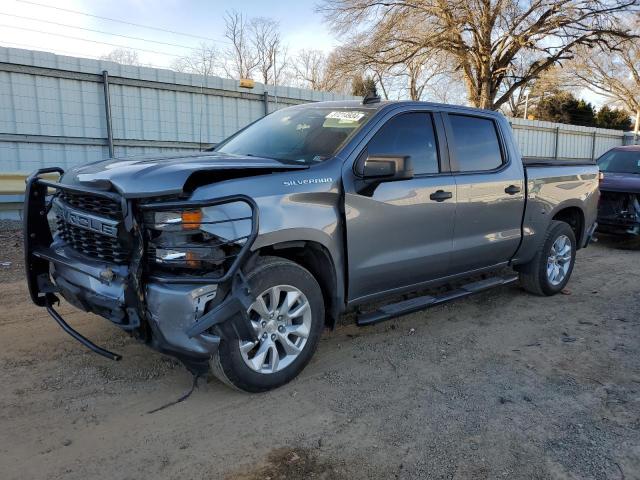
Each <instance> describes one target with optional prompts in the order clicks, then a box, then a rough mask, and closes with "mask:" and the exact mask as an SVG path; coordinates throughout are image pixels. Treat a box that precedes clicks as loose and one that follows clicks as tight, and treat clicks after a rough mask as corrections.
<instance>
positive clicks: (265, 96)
mask: <svg viewBox="0 0 640 480" xmlns="http://www.w3.org/2000/svg"><path fill="white" fill-rule="evenodd" d="M262 101H263V102H264V114H265V115H269V92H267V91H266V90H265V91H264V93H263V94H262Z"/></svg>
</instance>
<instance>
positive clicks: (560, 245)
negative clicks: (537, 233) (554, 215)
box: [520, 220, 576, 295]
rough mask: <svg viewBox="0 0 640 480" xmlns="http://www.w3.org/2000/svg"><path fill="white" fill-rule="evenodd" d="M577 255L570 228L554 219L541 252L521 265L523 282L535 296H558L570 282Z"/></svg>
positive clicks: (521, 282) (521, 279) (524, 286)
mask: <svg viewBox="0 0 640 480" xmlns="http://www.w3.org/2000/svg"><path fill="white" fill-rule="evenodd" d="M575 258H576V238H575V234H574V233H573V230H572V229H571V227H570V226H569V225H568V224H567V223H565V222H560V221H556V220H553V221H552V222H551V224H550V225H549V229H548V230H547V234H546V237H545V240H544V243H543V245H542V248H541V249H540V251H539V252H538V253H537V254H536V256H535V257H534V258H533V260H531V262H529V263H528V264H526V265H522V266H521V267H520V284H521V285H522V287H523V288H524V289H525V290H527V291H528V292H531V293H534V294H536V295H555V294H556V293H558V292H559V291H561V290H562V289H563V288H564V287H565V286H566V285H567V283H568V282H569V278H570V277H571V273H572V272H573V265H574V263H575Z"/></svg>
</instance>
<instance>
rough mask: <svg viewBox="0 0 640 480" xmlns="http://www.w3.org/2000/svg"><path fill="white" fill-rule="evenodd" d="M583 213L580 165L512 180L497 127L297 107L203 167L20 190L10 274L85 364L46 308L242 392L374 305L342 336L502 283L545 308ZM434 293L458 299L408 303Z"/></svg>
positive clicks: (531, 167)
mask: <svg viewBox="0 0 640 480" xmlns="http://www.w3.org/2000/svg"><path fill="white" fill-rule="evenodd" d="M51 172H56V173H58V174H59V175H60V178H59V180H58V181H52V180H50V179H45V178H43V174H44V173H51ZM597 204H598V168H597V166H595V165H593V164H592V165H576V164H572V165H562V164H557V163H554V162H552V161H550V162H538V163H535V164H527V165H526V166H525V165H524V164H523V162H522V159H521V156H520V153H519V152H518V148H517V146H516V144H515V142H514V139H513V137H512V133H511V128H510V126H509V123H508V122H507V121H506V119H505V118H504V117H503V116H502V115H501V114H499V113H496V112H491V111H482V110H476V109H470V108H463V107H454V106H448V105H438V104H430V103H419V102H380V101H379V99H375V98H367V99H365V100H363V101H362V102H357V101H349V102H324V103H315V104H307V105H299V106H294V107H290V108H285V109H282V110H279V111H277V112H274V113H272V114H270V115H268V116H266V117H264V118H262V119H260V120H258V121H257V122H255V123H253V124H251V125H249V126H248V127H246V128H244V129H243V130H241V131H239V132H238V133H236V134H235V135H233V136H232V137H230V138H228V139H227V140H225V141H224V142H222V143H221V144H220V145H218V146H217V147H216V148H215V149H214V150H213V151H211V152H200V153H193V154H179V155H173V156H157V157H152V158H125V159H110V160H105V161H100V162H96V163H92V164H88V165H82V166H79V167H75V168H73V169H71V170H69V171H68V172H63V170H62V169H61V168H56V167H53V168H47V169H43V170H39V171H37V172H35V173H34V174H32V175H31V176H30V177H29V179H28V183H27V191H26V199H25V214H24V219H25V232H26V234H25V255H26V274H27V279H28V285H29V289H30V293H31V298H32V300H33V301H34V302H35V303H36V304H37V305H39V306H42V307H44V308H46V309H47V311H48V312H49V314H50V315H51V316H52V317H53V318H54V319H55V320H56V321H57V322H58V323H59V324H60V326H61V327H62V328H64V329H65V330H66V331H67V332H68V333H70V334H71V335H72V336H73V337H75V338H76V339H77V340H79V341H80V342H82V343H83V344H84V345H86V346H87V347H89V348H91V349H92V350H94V351H96V352H97V353H100V354H102V355H105V356H106V357H108V358H112V359H118V358H119V356H118V355H116V354H114V353H111V352H108V351H106V350H104V349H102V348H101V347H99V346H97V345H95V344H93V343H92V342H91V341H90V340H88V339H86V338H85V337H83V336H81V335H80V334H79V333H78V332H76V331H75V330H73V329H72V328H71V327H70V326H69V325H68V324H67V323H66V322H65V321H64V319H63V318H62V317H61V316H60V315H59V313H58V312H57V311H56V310H55V305H56V303H57V302H58V299H59V298H58V297H59V296H62V297H63V298H64V299H66V300H67V301H68V302H69V303H71V304H73V305H75V306H76V307H78V308H80V309H82V310H85V311H88V312H93V313H96V314H98V315H100V316H102V317H105V318H107V319H108V320H110V321H111V322H113V323H114V324H116V325H117V326H118V327H120V328H122V329H124V330H126V331H127V332H129V333H130V334H131V335H134V336H135V337H136V338H138V339H139V340H140V341H142V342H144V343H146V344H148V345H149V346H150V347H152V348H154V349H156V350H159V351H160V352H164V353H166V354H169V355H173V356H175V357H177V358H178V359H180V360H181V361H182V362H183V363H184V364H185V365H186V367H187V368H188V369H189V370H190V371H191V372H193V373H194V374H202V373H204V372H206V371H207V370H208V369H209V368H211V370H212V371H213V373H214V374H215V375H216V376H217V377H218V378H220V379H221V380H223V381H224V382H226V383H228V384H230V385H232V386H235V387H237V388H239V389H242V390H246V391H250V392H257V391H264V390H268V389H271V388H274V387H277V386H279V385H282V384H284V383H286V382H288V381H289V380H291V379H292V378H294V377H295V376H296V375H297V374H298V373H299V372H300V371H301V370H302V369H303V368H304V366H305V365H306V364H307V363H308V362H309V360H310V358H311V356H312V355H313V353H314V351H315V349H316V347H317V345H318V341H319V337H320V335H321V333H322V331H323V329H324V328H325V327H332V326H333V325H334V324H335V322H336V320H337V319H338V317H339V316H340V315H341V314H342V313H343V312H345V311H347V310H352V309H356V308H357V309H362V307H363V306H366V305H370V304H371V303H372V302H374V301H375V302H376V303H378V304H379V303H381V302H382V301H384V300H385V299H387V300H386V301H387V304H386V305H384V306H382V307H380V308H379V309H377V310H373V311H368V312H366V311H362V310H359V313H358V316H357V323H358V324H359V325H369V324H373V323H376V322H379V321H382V320H386V319H389V318H392V317H397V316H399V315H403V314H406V313H410V312H414V311H417V310H420V309H424V308H426V307H428V306H430V305H434V304H437V303H441V302H444V301H448V300H452V299H455V298H460V297H463V296H465V295H469V294H472V293H476V292H479V291H482V290H485V289H487V288H490V287H495V286H499V285H505V284H509V283H512V282H515V281H517V280H518V279H519V280H520V282H521V285H522V286H523V287H524V289H526V290H528V291H530V292H533V293H535V294H538V295H553V294H555V293H557V292H559V291H560V290H561V289H562V288H564V286H565V285H566V284H567V282H568V281H569V277H570V276H571V272H572V270H573V266H574V261H575V255H576V251H577V250H578V249H580V248H582V247H584V246H586V245H587V244H588V243H589V240H590V238H591V235H592V233H593V231H594V229H595V226H596V224H595V221H596V208H597ZM514 270H515V271H514ZM505 272H506V273H505ZM511 272H513V273H511ZM470 278H471V279H472V280H465V279H470ZM443 284H446V285H452V284H456V285H458V286H457V287H455V288H449V290H447V291H446V292H445V293H440V294H438V295H425V294H416V292H420V291H424V290H425V289H427V288H430V287H433V286H436V285H443ZM408 294H411V295H408ZM400 295H404V296H402V297H400V298H401V299H400V301H398V297H399V296H400ZM393 298H395V300H394V302H395V303H388V302H389V299H393Z"/></svg>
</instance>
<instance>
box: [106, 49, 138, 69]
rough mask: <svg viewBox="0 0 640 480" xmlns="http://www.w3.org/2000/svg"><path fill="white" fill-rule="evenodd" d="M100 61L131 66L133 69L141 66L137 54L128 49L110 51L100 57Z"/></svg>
mask: <svg viewBox="0 0 640 480" xmlns="http://www.w3.org/2000/svg"><path fill="white" fill-rule="evenodd" d="M100 59H101V60H107V61H109V62H115V63H119V64H121V65H133V66H135V67H139V66H140V65H142V64H141V63H140V58H139V57H138V52H137V51H136V50H132V49H130V48H116V49H115V50H111V51H110V52H109V53H108V54H106V55H102V56H101V57H100Z"/></svg>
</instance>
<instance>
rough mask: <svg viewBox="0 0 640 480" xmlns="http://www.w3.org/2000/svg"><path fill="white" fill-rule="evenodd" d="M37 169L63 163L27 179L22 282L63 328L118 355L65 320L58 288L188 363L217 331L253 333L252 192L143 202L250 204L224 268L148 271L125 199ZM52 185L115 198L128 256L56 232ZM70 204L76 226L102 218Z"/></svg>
mask: <svg viewBox="0 0 640 480" xmlns="http://www.w3.org/2000/svg"><path fill="white" fill-rule="evenodd" d="M43 173H58V174H60V175H62V174H63V171H62V169H60V168H48V169H43V170H39V171H37V172H35V173H34V174H33V175H31V176H30V177H29V178H28V179H27V187H26V193H25V204H24V251H25V268H26V276H27V284H28V287H29V292H30V295H31V299H32V300H33V302H34V303H35V304H36V305H38V306H41V307H45V308H46V309H47V311H48V312H49V314H50V315H51V316H52V317H53V318H54V319H55V320H56V322H57V323H58V324H59V325H60V326H61V327H62V328H63V329H64V330H65V331H66V332H67V333H69V334H70V335H71V336H73V337H74V338H75V339H76V340H78V341H80V342H81V343H83V344H84V345H85V346H87V347H88V348H90V349H91V350H93V351H95V352H96V353H99V354H101V355H103V356H105V357H107V358H111V359H114V360H118V359H119V358H120V356H119V355H117V354H114V353H111V352H109V351H107V350H105V349H103V348H101V347H98V346H97V345H95V344H93V343H92V342H91V341H89V340H88V339H86V338H85V337H83V336H82V335H80V334H79V333H78V332H76V331H75V330H73V329H72V328H71V327H70V326H69V325H68V324H67V323H66V322H65V321H64V319H63V318H62V317H61V316H60V315H59V314H58V313H57V312H56V311H55V309H54V307H53V306H54V304H55V303H57V302H58V297H57V296H56V295H57V294H60V295H61V296H62V297H64V298H65V299H66V300H67V301H68V302H69V303H71V304H73V305H74V306H76V307H78V308H80V309H82V310H85V311H88V312H92V313H96V314H98V315H100V316H102V317H105V318H107V319H109V320H111V321H112V322H113V323H115V324H116V325H118V326H119V327H121V328H123V329H125V330H128V331H130V332H131V333H133V334H135V335H136V336H137V337H139V338H141V339H143V340H144V341H146V342H147V343H148V344H149V345H150V346H151V347H153V348H155V349H157V350H159V351H161V352H163V353H167V354H170V355H173V356H175V357H177V358H179V359H180V360H181V361H183V363H185V365H186V366H187V367H188V368H189V369H190V370H192V371H202V370H203V369H206V368H208V365H207V362H208V359H209V358H210V356H211V354H212V353H213V352H214V351H215V349H216V348H217V346H218V343H219V342H220V339H221V338H227V339H243V340H255V339H256V338H255V333H254V331H253V328H252V327H251V323H250V322H249V320H248V317H247V314H246V312H247V309H248V307H249V305H250V304H251V302H252V301H253V298H252V296H251V293H250V291H249V287H248V284H247V282H246V281H245V279H244V277H243V275H242V272H241V270H240V266H241V265H242V264H243V263H244V261H245V260H246V258H247V255H248V254H249V249H250V247H251V245H252V243H253V241H254V240H255V237H256V236H257V229H258V224H257V220H258V219H257V208H256V206H255V203H254V202H253V200H251V199H250V198H248V197H245V196H240V195H239V196H233V197H226V198H223V199H217V200H215V201H211V202H206V203H204V204H203V203H200V204H198V205H196V204H195V203H193V202H188V201H187V202H171V203H169V202H158V203H153V204H147V205H145V207H144V208H145V209H147V210H154V209H157V210H162V209H171V208H176V207H178V206H180V207H184V208H193V207H197V206H203V205H216V204H223V203H229V202H232V201H242V202H246V203H247V204H249V206H250V207H251V211H252V229H251V233H250V235H249V236H248V238H247V241H246V242H245V243H244V245H243V246H242V248H241V249H240V251H239V253H238V255H237V256H236V258H235V259H234V260H233V262H232V264H231V265H230V266H229V268H228V269H227V270H226V271H225V272H224V274H223V275H221V276H218V277H212V276H211V277H210V276H200V277H185V276H164V275H157V274H155V275H153V276H152V275H150V274H148V273H147V272H145V271H144V269H143V268H142V266H141V261H142V258H143V257H144V252H143V247H142V244H143V241H142V237H141V235H140V231H139V227H138V225H137V223H136V220H135V218H134V217H133V215H132V214H131V210H132V206H131V204H130V203H128V202H126V201H124V200H123V199H122V197H120V196H118V195H117V194H114V193H111V192H106V191H102V190H93V189H89V188H84V187H82V188H80V187H76V186H67V185H62V184H60V183H56V182H50V181H47V180H43V179H41V178H40V175H41V174H43ZM51 188H52V189H54V190H57V191H65V190H70V191H73V192H74V193H79V194H82V195H95V196H99V197H101V198H102V197H105V198H110V199H112V200H114V201H117V202H119V204H120V205H121V207H122V217H121V221H119V222H118V225H117V227H114V228H117V229H118V232H117V233H118V235H119V236H121V235H128V236H129V237H130V239H132V243H131V244H132V245H133V246H134V247H133V248H132V254H131V260H130V261H129V262H128V263H123V262H120V263H115V262H109V261H105V260H103V259H100V258H91V257H90V256H88V255H85V254H82V253H79V252H78V251H76V249H75V248H72V246H71V245H69V244H67V242H65V240H64V239H63V238H61V237H60V236H59V235H56V236H55V237H54V235H52V233H51V228H50V226H49V222H48V219H47V215H48V212H49V209H50V208H51V205H52V202H51V201H50V200H48V199H47V194H48V190H49V189H51ZM74 212H76V213H74V215H77V218H76V217H74V219H73V222H74V228H85V229H86V230H91V234H92V235H95V233H96V231H97V230H99V228H97V227H99V226H100V225H102V224H101V223H100V222H101V219H100V217H97V216H95V215H89V214H87V215H85V214H83V213H77V212H78V210H75V211H74ZM83 222H84V223H83ZM103 223H104V224H106V222H103ZM112 223H113V222H112ZM110 228H111V227H110ZM136 238H139V240H135V239H136Z"/></svg>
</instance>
